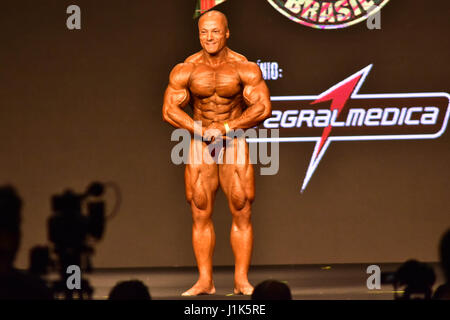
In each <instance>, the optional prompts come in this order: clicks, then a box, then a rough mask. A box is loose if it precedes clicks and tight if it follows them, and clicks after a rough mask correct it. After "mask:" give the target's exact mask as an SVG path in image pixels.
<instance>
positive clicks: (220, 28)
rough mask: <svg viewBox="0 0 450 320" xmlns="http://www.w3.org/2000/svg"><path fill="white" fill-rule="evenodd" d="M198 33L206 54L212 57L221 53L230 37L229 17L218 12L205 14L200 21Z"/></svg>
mask: <svg viewBox="0 0 450 320" xmlns="http://www.w3.org/2000/svg"><path fill="white" fill-rule="evenodd" d="M198 32H199V38H200V44H201V46H202V48H203V50H204V52H206V53H208V54H210V55H216V54H218V53H220V52H221V51H222V50H223V49H224V48H225V47H226V43H227V39H228V38H229V37H230V31H229V30H228V21H227V17H226V16H225V15H224V14H223V13H222V12H219V11H216V10H212V11H208V12H206V13H204V14H203V15H202V16H201V17H200V19H199V20H198Z"/></svg>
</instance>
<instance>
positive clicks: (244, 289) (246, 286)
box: [234, 282, 254, 296]
mask: <svg viewBox="0 0 450 320" xmlns="http://www.w3.org/2000/svg"><path fill="white" fill-rule="evenodd" d="M253 289H254V288H253V286H252V285H251V284H250V283H249V282H246V283H243V284H239V285H238V284H237V283H235V284H234V294H243V295H246V296H250V295H251V294H252V293H253Z"/></svg>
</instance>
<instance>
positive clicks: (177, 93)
mask: <svg viewBox="0 0 450 320" xmlns="http://www.w3.org/2000/svg"><path fill="white" fill-rule="evenodd" d="M189 97H190V95H189V90H188V88H183V87H180V86H174V85H173V84H171V83H169V85H168V86H167V89H166V93H165V94H164V105H165V106H166V107H168V108H172V107H179V108H184V107H185V106H186V105H187V104H188V102H189Z"/></svg>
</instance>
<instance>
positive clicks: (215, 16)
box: [198, 10, 228, 30]
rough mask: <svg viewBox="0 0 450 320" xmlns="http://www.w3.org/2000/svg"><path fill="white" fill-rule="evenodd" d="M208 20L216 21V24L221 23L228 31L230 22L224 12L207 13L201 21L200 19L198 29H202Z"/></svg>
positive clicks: (213, 11) (212, 11)
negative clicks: (201, 26)
mask: <svg viewBox="0 0 450 320" xmlns="http://www.w3.org/2000/svg"><path fill="white" fill-rule="evenodd" d="M207 20H214V21H216V22H220V23H221V24H222V25H223V27H224V29H225V30H228V20H227V17H226V15H224V14H223V13H222V12H220V11H217V10H211V11H208V12H205V13H204V14H202V15H201V17H200V19H198V27H199V28H200V25H202V24H203V23H204V21H207Z"/></svg>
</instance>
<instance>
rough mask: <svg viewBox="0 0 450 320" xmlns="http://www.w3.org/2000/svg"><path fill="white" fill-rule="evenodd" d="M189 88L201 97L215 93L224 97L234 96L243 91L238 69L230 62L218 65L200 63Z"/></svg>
mask: <svg viewBox="0 0 450 320" xmlns="http://www.w3.org/2000/svg"><path fill="white" fill-rule="evenodd" d="M189 89H190V90H191V92H192V93H193V94H194V95H196V96H198V97H199V98H203V97H210V96H212V95H214V94H217V95H219V96H220V97H224V98H232V97H234V96H236V95H237V94H239V93H240V92H241V91H242V87H241V80H240V78H239V73H238V71H237V70H236V69H235V68H234V67H233V65H230V64H222V65H220V66H218V67H210V66H208V65H204V64H199V65H197V66H196V68H195V69H194V71H193V72H192V74H191V77H190V85H189Z"/></svg>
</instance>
